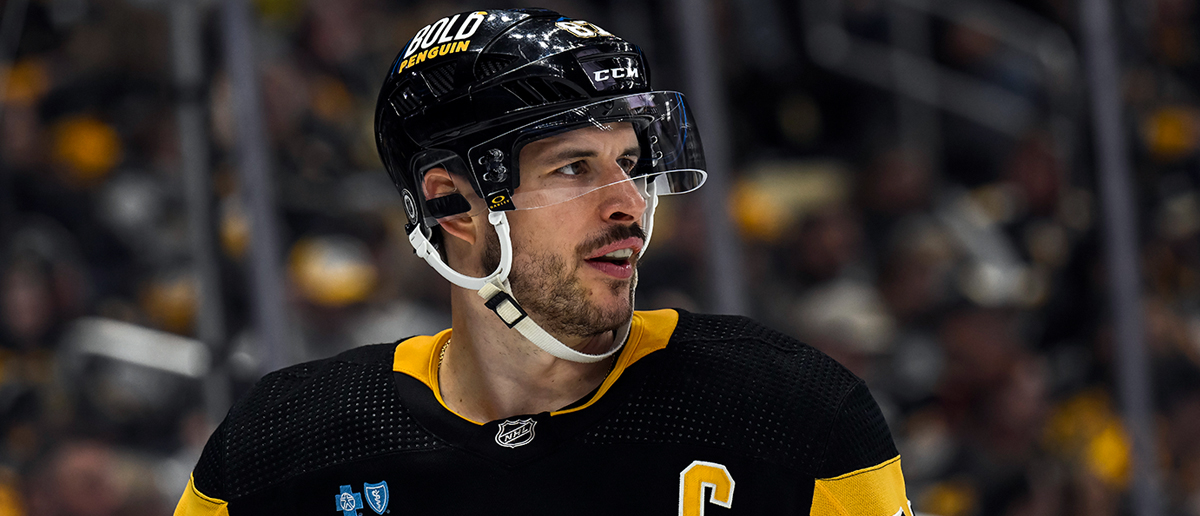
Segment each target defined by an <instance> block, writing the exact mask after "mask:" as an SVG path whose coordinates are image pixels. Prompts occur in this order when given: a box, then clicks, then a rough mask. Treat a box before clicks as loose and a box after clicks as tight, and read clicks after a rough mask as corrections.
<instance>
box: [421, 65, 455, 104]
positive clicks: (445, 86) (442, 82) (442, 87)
mask: <svg viewBox="0 0 1200 516" xmlns="http://www.w3.org/2000/svg"><path fill="white" fill-rule="evenodd" d="M455 64H456V63H446V64H444V65H441V66H438V67H436V68H431V69H429V70H427V71H425V73H424V74H423V75H424V76H425V82H426V83H427V84H429V91H432V92H433V94H434V95H439V96H440V95H442V94H443V93H446V92H447V91H450V90H452V89H454V65H455Z"/></svg>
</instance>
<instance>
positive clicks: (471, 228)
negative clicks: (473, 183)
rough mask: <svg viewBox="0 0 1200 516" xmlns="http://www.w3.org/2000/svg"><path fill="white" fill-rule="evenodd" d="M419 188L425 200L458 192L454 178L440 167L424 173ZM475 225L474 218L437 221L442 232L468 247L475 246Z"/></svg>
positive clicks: (464, 217) (451, 218)
mask: <svg viewBox="0 0 1200 516" xmlns="http://www.w3.org/2000/svg"><path fill="white" fill-rule="evenodd" d="M421 187H422V188H423V189H424V191H425V198H426V199H436V198H438V197H442V196H446V195H450V194H452V193H456V192H459V190H460V189H459V188H458V186H457V185H456V184H455V182H454V177H453V176H451V175H450V173H449V172H447V171H446V169H444V168H441V167H434V168H431V169H429V171H428V172H425V179H424V180H423V181H422V183H421ZM467 191H470V189H469V188H468V189H467ZM475 223H476V220H475V218H474V217H469V216H466V215H462V216H459V217H450V218H447V219H443V220H441V221H439V225H440V226H441V228H442V230H444V231H445V232H446V233H447V234H449V235H451V236H454V237H456V238H458V239H459V240H463V241H465V242H466V243H467V244H469V245H475V231H476V227H475Z"/></svg>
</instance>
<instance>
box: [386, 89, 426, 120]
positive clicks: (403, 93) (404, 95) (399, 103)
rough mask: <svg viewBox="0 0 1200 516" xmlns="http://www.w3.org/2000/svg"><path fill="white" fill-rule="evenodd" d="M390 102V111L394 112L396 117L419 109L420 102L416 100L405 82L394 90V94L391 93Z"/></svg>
mask: <svg viewBox="0 0 1200 516" xmlns="http://www.w3.org/2000/svg"><path fill="white" fill-rule="evenodd" d="M390 100H391V103H392V109H395V110H396V115H398V116H404V115H407V114H409V113H411V112H413V111H415V110H416V109H417V108H418V107H421V101H420V100H418V99H417V96H416V95H415V94H414V93H413V91H412V88H411V87H410V86H409V84H408V83H407V82H406V83H404V84H401V85H400V86H398V87H397V88H396V92H395V93H392V96H391V99H390Z"/></svg>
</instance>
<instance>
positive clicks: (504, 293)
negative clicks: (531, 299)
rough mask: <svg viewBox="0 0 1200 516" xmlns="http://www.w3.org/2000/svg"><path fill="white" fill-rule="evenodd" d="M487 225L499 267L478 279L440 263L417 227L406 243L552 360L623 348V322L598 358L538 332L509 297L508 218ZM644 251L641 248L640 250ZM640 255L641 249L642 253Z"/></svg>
mask: <svg viewBox="0 0 1200 516" xmlns="http://www.w3.org/2000/svg"><path fill="white" fill-rule="evenodd" d="M657 200H658V199H657V198H654V204H657ZM648 211H649V212H650V213H649V215H650V220H651V221H652V220H653V207H650V208H649V210H648ZM488 222H490V223H491V224H492V227H494V228H495V229H496V235H497V236H498V237H499V240H500V264H499V265H497V266H496V270H494V271H492V273H491V274H488V275H487V276H484V277H482V278H476V277H472V276H466V275H463V274H460V273H459V272H458V271H455V270H454V269H452V268H450V266H449V265H446V263H445V262H443V261H442V257H441V255H440V254H438V252H437V249H436V248H434V246H433V243H432V242H430V241H429V239H428V238H426V237H425V234H424V233H422V232H421V228H420V226H418V227H415V228H413V230H412V232H411V233H409V234H408V242H409V243H410V244H412V246H413V249H414V250H415V251H416V253H417V256H419V257H421V258H424V259H425V262H426V263H428V264H429V265H430V266H431V267H433V269H434V270H436V271H437V272H438V274H441V275H442V277H444V278H446V279H447V280H449V281H450V282H451V283H453V284H455V285H458V286H460V287H462V288H465V289H469V290H476V291H478V292H479V297H482V298H483V299H484V304H485V305H486V306H487V307H488V308H490V309H491V310H492V311H493V312H495V313H496V315H497V316H499V317H500V320H501V321H503V322H504V324H505V325H506V326H508V327H509V328H512V329H514V330H517V332H519V333H520V334H521V335H522V336H523V337H525V338H526V339H528V340H529V341H530V342H532V343H534V345H536V346H537V347H539V348H541V349H542V351H545V352H547V353H549V354H551V355H554V356H555V357H556V358H561V359H563V360H568V361H571V362H578V363H583V364H590V363H594V362H599V361H601V360H604V359H606V358H608V357H610V356H612V355H613V354H614V353H616V352H617V351H619V350H620V349H621V347H622V346H624V345H625V339H626V338H628V337H629V327H630V324H629V323H626V324H624V325H622V327H621V328H620V329H619V330H618V331H617V332H616V335H614V339H613V347H612V348H611V349H609V350H608V351H606V352H604V353H601V354H599V355H589V354H587V353H580V352H578V351H576V350H574V349H572V348H571V347H570V346H567V345H566V344H563V343H562V342H560V341H559V340H558V339H556V338H554V336H553V335H550V333H549V332H547V331H546V330H544V329H542V327H541V326H539V325H538V324H537V323H536V322H534V321H533V319H531V318H530V317H529V314H526V313H525V310H523V309H522V308H521V305H519V304H517V300H516V298H514V297H513V295H512V287H511V286H510V285H509V283H508V273H509V272H511V271H512V255H513V252H512V238H511V237H509V233H508V216H507V215H506V212H503V211H496V212H491V213H488ZM649 230H650V228H649V227H647V231H646V243H649V242H650V238H649V233H650V231H649ZM643 249H644V248H643ZM643 252H644V250H643Z"/></svg>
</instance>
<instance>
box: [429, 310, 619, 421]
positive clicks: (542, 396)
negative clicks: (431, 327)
mask: <svg viewBox="0 0 1200 516" xmlns="http://www.w3.org/2000/svg"><path fill="white" fill-rule="evenodd" d="M451 308H452V310H453V319H452V321H453V322H452V324H453V328H454V332H453V334H452V337H451V340H450V343H449V344H448V345H447V346H446V349H445V353H444V355H442V356H443V358H442V360H441V365H440V366H439V371H438V383H439V384H440V390H441V393H442V399H443V400H444V401H445V402H446V405H447V407H449V408H450V410H453V411H454V412H455V413H457V414H459V415H460V416H462V417H465V418H467V419H470V420H472V421H476V422H486V421H493V420H496V419H503V418H507V417H511V416H515V415H519V414H537V413H541V412H547V411H554V410H558V409H561V408H563V407H566V406H567V405H570V404H571V403H574V402H575V401H578V400H579V399H580V398H582V397H584V396H586V395H587V394H588V393H589V392H592V391H593V390H595V389H596V388H597V387H599V386H600V384H601V383H603V382H604V378H605V377H606V376H608V372H609V370H610V369H611V367H612V363H613V360H616V357H615V356H614V357H612V358H609V359H606V360H601V361H599V362H596V363H592V364H581V363H576V362H571V361H567V360H561V359H558V358H555V357H554V356H552V355H550V354H549V353H546V352H544V351H542V350H541V349H540V348H538V347H537V346H536V345H534V344H533V343H532V342H529V340H527V339H526V338H525V337H523V336H522V335H521V334H520V333H518V332H517V331H516V330H513V329H509V328H508V327H507V326H505V325H504V323H503V321H501V320H500V318H499V317H497V316H496V314H494V313H492V311H491V310H489V309H488V308H487V307H485V306H484V305H483V302H482V300H481V299H480V298H479V296H478V294H476V293H475V292H474V291H470V290H464V289H460V288H454V289H453V292H452V294H451ZM555 337H556V338H558V339H559V340H561V341H562V343H563V344H566V345H567V346H570V347H572V348H574V349H577V350H581V351H584V352H589V353H600V352H604V351H606V350H608V349H611V347H612V345H613V338H614V336H613V333H612V332H608V333H605V334H603V335H601V336H598V337H593V338H581V337H576V338H570V337H566V336H562V335H555Z"/></svg>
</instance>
